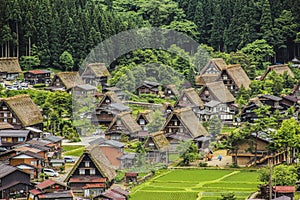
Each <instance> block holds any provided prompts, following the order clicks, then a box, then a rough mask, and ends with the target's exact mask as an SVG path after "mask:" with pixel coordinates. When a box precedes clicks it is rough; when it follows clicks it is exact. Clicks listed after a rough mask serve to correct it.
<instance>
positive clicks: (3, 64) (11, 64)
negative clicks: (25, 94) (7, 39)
mask: <svg viewBox="0 0 300 200" xmlns="http://www.w3.org/2000/svg"><path fill="white" fill-rule="evenodd" d="M0 72H7V73H21V72H22V70H21V67H20V64H19V61H18V58H17V57H5V58H0Z"/></svg>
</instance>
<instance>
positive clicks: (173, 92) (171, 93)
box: [164, 84, 180, 98]
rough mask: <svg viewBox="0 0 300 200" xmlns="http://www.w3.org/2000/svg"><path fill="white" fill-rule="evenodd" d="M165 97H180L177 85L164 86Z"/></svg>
mask: <svg viewBox="0 0 300 200" xmlns="http://www.w3.org/2000/svg"><path fill="white" fill-rule="evenodd" d="M164 95H165V97H171V98H174V97H178V96H179V95H180V93H179V91H178V90H177V88H176V85H173V84H169V85H166V86H164Z"/></svg>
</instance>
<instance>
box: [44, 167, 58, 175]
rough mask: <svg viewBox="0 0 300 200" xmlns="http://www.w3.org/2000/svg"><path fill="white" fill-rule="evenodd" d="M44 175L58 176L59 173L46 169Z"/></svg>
mask: <svg viewBox="0 0 300 200" xmlns="http://www.w3.org/2000/svg"><path fill="white" fill-rule="evenodd" d="M44 174H46V175H48V176H52V177H53V176H58V172H57V171H55V170H53V169H48V168H44Z"/></svg>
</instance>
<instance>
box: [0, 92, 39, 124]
mask: <svg viewBox="0 0 300 200" xmlns="http://www.w3.org/2000/svg"><path fill="white" fill-rule="evenodd" d="M0 122H2V123H8V124H10V125H11V126H13V127H14V129H21V128H25V127H33V128H37V129H39V130H43V116H42V114H41V111H40V110H39V108H38V107H37V105H36V104H35V103H34V102H33V101H32V99H31V98H30V96H29V95H27V94H24V95H17V96H14V97H9V98H3V99H0Z"/></svg>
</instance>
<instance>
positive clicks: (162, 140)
mask: <svg viewBox="0 0 300 200" xmlns="http://www.w3.org/2000/svg"><path fill="white" fill-rule="evenodd" d="M148 140H152V141H153V142H154V145H155V146H156V148H157V149H158V150H161V151H163V150H167V149H168V147H169V146H170V143H169V141H168V140H167V138H166V136H165V135H164V132H163V131H158V132H155V133H150V135H149V138H148V139H147V141H148ZM147 141H146V142H145V144H147Z"/></svg>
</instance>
